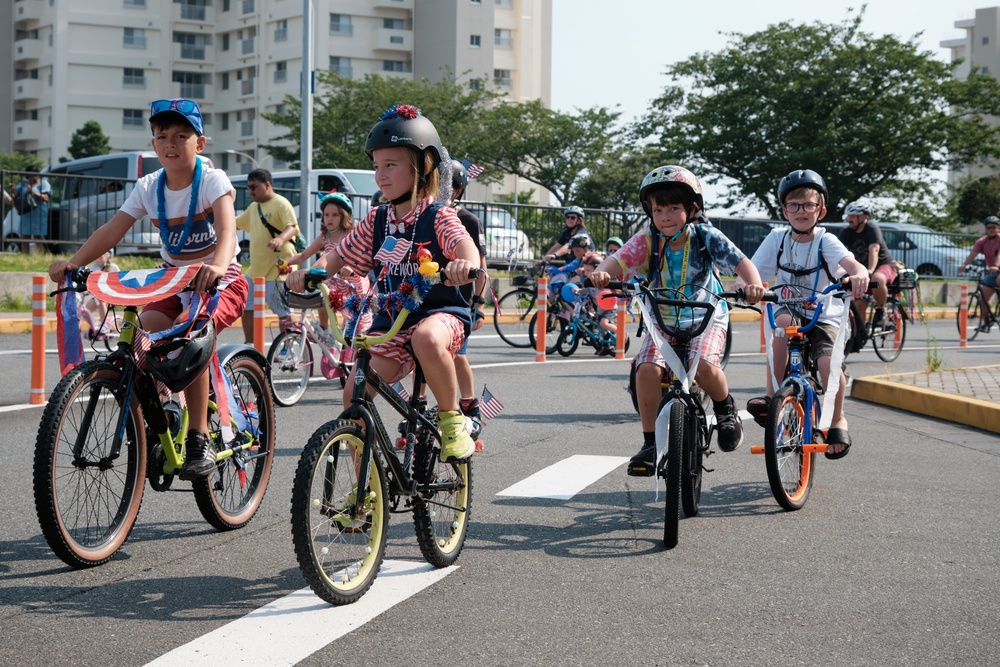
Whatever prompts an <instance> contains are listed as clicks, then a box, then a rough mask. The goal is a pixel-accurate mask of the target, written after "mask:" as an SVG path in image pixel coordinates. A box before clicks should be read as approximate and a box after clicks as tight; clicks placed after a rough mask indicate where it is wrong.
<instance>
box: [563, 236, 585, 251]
mask: <svg viewBox="0 0 1000 667" xmlns="http://www.w3.org/2000/svg"><path fill="white" fill-rule="evenodd" d="M567 245H568V246H569V247H570V249H571V250H572V249H573V248H586V249H587V250H590V236H588V235H587V234H584V233H582V232H581V233H580V234H574V235H573V236H571V237H570V239H569V243H568V244H567Z"/></svg>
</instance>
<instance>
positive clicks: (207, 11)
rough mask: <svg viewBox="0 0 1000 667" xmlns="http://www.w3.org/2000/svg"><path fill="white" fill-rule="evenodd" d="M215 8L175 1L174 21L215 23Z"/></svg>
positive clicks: (201, 23)
mask: <svg viewBox="0 0 1000 667" xmlns="http://www.w3.org/2000/svg"><path fill="white" fill-rule="evenodd" d="M215 19H216V17H215V8H214V7H205V6H200V5H186V4H183V3H175V4H174V6H173V20H174V21H188V22H190V23H197V24H199V25H205V24H207V25H213V24H214V23H215Z"/></svg>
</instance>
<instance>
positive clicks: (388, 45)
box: [372, 28, 413, 53]
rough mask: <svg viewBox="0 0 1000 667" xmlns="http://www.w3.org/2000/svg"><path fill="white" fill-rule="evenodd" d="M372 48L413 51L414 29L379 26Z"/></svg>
mask: <svg viewBox="0 0 1000 667" xmlns="http://www.w3.org/2000/svg"><path fill="white" fill-rule="evenodd" d="M372 48H374V49H375V50H377V51H402V52H404V53H413V31H412V30H393V29H390V28H378V29H377V30H376V31H375V43H374V44H373V45H372Z"/></svg>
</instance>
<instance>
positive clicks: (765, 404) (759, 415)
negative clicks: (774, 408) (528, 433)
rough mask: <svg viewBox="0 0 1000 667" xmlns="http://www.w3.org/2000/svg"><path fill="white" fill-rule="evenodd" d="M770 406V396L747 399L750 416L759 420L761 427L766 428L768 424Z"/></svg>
mask: <svg viewBox="0 0 1000 667" xmlns="http://www.w3.org/2000/svg"><path fill="white" fill-rule="evenodd" d="M770 407H771V397H770V396H758V397H756V398H751V399H750V400H749V401H747V412H749V413H750V416H751V417H753V420H754V421H755V422H757V426H760V427H761V428H766V426H767V411H768V410H769V409H770Z"/></svg>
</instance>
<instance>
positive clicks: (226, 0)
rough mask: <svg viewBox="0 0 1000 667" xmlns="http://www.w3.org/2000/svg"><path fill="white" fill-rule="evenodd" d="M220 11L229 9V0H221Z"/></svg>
mask: <svg viewBox="0 0 1000 667" xmlns="http://www.w3.org/2000/svg"><path fill="white" fill-rule="evenodd" d="M222 11H224V12H228V11H229V0H222Z"/></svg>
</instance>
